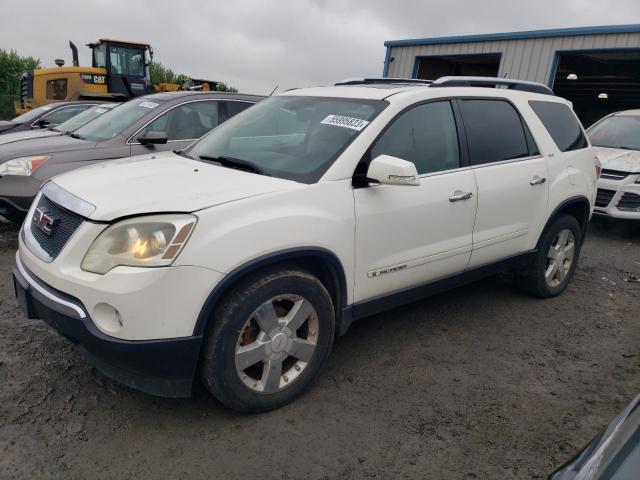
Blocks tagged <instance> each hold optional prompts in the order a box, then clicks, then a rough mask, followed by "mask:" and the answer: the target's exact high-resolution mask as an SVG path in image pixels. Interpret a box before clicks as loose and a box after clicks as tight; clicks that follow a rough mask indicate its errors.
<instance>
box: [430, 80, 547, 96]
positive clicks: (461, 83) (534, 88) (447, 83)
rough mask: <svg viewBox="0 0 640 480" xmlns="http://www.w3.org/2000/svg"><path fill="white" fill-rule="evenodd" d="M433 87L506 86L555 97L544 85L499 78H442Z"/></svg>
mask: <svg viewBox="0 0 640 480" xmlns="http://www.w3.org/2000/svg"><path fill="white" fill-rule="evenodd" d="M430 86H431V87H499V86H505V87H507V88H508V89H509V90H518V91H521V92H531V93H541V94H543V95H554V93H553V90H551V89H550V88H549V87H547V86H546V85H544V84H542V83H537V82H528V81H526V80H515V79H512V78H497V77H441V78H439V79H437V80H434V81H433V83H431V85H430Z"/></svg>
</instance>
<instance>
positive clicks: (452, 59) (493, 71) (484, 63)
mask: <svg viewBox="0 0 640 480" xmlns="http://www.w3.org/2000/svg"><path fill="white" fill-rule="evenodd" d="M501 57H502V54H500V53H486V54H485V53H483V54H476V55H447V56H436V57H431V56H430V57H418V59H417V60H418V63H417V64H416V66H417V69H416V72H415V73H416V75H414V77H416V78H424V79H428V80H435V79H436V78H440V77H446V76H448V75H465V76H474V77H497V76H498V70H499V69H500V59H501Z"/></svg>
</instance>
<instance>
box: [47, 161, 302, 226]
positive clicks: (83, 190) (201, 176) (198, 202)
mask: <svg viewBox="0 0 640 480" xmlns="http://www.w3.org/2000/svg"><path fill="white" fill-rule="evenodd" d="M53 182H54V183H55V184H57V185H58V186H59V187H62V188H63V189H64V190H66V191H67V192H69V193H71V194H73V195H75V196H76V197H79V198H81V199H83V200H85V201H87V202H89V203H91V204H92V205H93V206H95V210H94V212H93V213H92V214H91V215H90V218H91V219H92V220H99V221H110V220H114V219H116V218H119V217H123V216H128V215H139V214H147V213H158V212H194V211H196V210H202V209H203V208H207V207H212V206H214V205H220V204H222V203H228V202H233V201H235V200H241V199H243V198H248V197H255V196H258V195H264V194H267V193H271V192H276V191H284V190H291V189H295V188H303V187H304V185H302V184H299V183H297V182H293V181H290V180H283V179H278V178H273V177H267V176H264V175H257V174H254V173H249V172H244V171H241V170H234V169H231V168H225V167H220V166H217V165H214V164H211V163H206V162H201V161H198V160H191V159H189V158H185V157H181V156H179V155H176V154H174V153H171V152H164V153H159V154H149V155H141V156H138V157H130V158H123V159H120V160H114V161H110V162H106V163H100V164H96V165H91V166H88V167H84V168H80V169H78V170H73V171H71V172H68V173H64V174H62V175H59V176H57V177H54V178H53Z"/></svg>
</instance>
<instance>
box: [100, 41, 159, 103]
mask: <svg viewBox="0 0 640 480" xmlns="http://www.w3.org/2000/svg"><path fill="white" fill-rule="evenodd" d="M88 47H89V48H91V50H92V55H91V58H92V66H93V67H95V68H104V69H105V70H106V71H107V75H106V77H105V78H94V81H98V82H100V81H102V82H103V83H106V84H107V87H108V91H109V93H110V94H112V95H114V96H120V95H122V96H123V97H125V98H132V97H138V96H140V95H146V94H148V93H152V92H153V87H152V85H151V80H150V78H149V64H150V63H151V59H152V57H153V50H152V49H151V46H150V45H148V44H145V43H135V42H123V41H119V40H109V39H100V40H98V41H97V42H96V43H90V44H88Z"/></svg>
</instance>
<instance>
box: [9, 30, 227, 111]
mask: <svg viewBox="0 0 640 480" xmlns="http://www.w3.org/2000/svg"><path fill="white" fill-rule="evenodd" d="M69 46H70V47H71V53H72V57H73V66H69V67H67V66H64V60H56V61H55V63H56V65H57V67H52V68H40V69H36V70H29V71H26V72H24V73H23V74H22V76H21V77H20V100H17V101H16V102H15V110H16V114H17V115H20V114H22V113H24V112H26V111H27V110H31V109H32V108H36V107H39V106H41V105H46V104H47V103H54V102H61V101H65V100H67V101H68V100H96V99H100V100H113V101H118V102H121V101H125V100H128V99H130V98H132V97H137V96H140V95H146V94H147V93H153V92H157V91H174V90H215V89H216V87H217V85H218V82H214V81H208V80H193V79H187V80H186V81H185V82H184V83H183V84H182V85H177V84H172V83H161V84H158V85H156V86H153V85H152V84H151V80H150V78H149V65H150V64H151V60H152V59H153V49H152V48H151V45H149V44H146V43H137V42H125V41H122V40H112V39H108V38H102V39H100V40H98V41H97V42H96V43H90V44H88V45H87V46H88V47H89V48H90V49H91V59H92V61H91V67H81V66H80V63H79V61H78V49H77V47H76V46H75V45H74V44H73V42H69Z"/></svg>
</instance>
